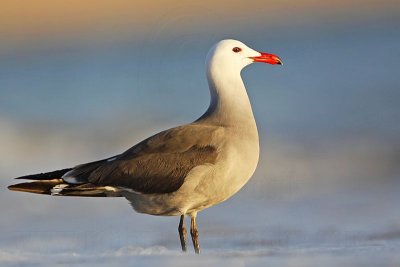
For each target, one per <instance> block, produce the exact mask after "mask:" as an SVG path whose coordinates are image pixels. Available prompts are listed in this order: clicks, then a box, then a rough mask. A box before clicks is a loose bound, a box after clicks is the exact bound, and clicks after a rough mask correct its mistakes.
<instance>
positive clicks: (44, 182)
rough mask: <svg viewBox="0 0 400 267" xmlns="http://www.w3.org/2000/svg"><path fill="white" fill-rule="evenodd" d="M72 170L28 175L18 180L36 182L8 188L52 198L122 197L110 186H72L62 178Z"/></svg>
mask: <svg viewBox="0 0 400 267" xmlns="http://www.w3.org/2000/svg"><path fill="white" fill-rule="evenodd" d="M70 170H71V169H63V170H58V171H54V172H47V173H40V174H33V175H26V176H22V177H18V178H16V179H26V180H35V181H33V182H25V183H18V184H13V185H10V186H9V187H8V189H10V190H11V191H19V192H28V193H35V194H43V195H52V196H81V197H120V196H122V195H121V194H120V193H119V190H118V189H116V188H114V187H110V186H97V185H93V184H91V183H83V184H70V183H67V182H65V181H64V180H63V179H61V177H62V176H63V175H64V174H65V173H66V172H68V171H70Z"/></svg>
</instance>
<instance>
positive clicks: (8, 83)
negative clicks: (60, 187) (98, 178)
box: [0, 0, 400, 266]
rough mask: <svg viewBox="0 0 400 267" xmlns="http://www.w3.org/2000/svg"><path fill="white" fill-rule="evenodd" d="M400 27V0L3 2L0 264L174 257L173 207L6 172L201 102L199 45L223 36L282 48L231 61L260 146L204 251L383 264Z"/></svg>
mask: <svg viewBox="0 0 400 267" xmlns="http://www.w3.org/2000/svg"><path fill="white" fill-rule="evenodd" d="M399 27H400V2H399V1H397V0H396V1H395V0H386V1H375V0H363V1H361V0H354V1H341V0H339V1H338V0H335V1H333V0H327V1H314V0H298V1H286V0H280V1H275V0H273V1H268V2H266V1H260V0H247V1H232V0H231V1H225V0H223V1H217V2H216V1H209V0H203V1H190V2H189V1H178V0H166V1H150V2H149V1H128V0H114V1H106V0H97V1H77V0H71V1H52V0H30V1H7V0H4V1H1V8H0V37H1V42H0V147H1V150H0V157H1V160H0V186H1V188H0V211H1V213H2V219H1V220H0V235H1V236H2V239H1V240H0V263H2V265H3V264H4V265H18V266H20V265H21V264H22V265H23V264H26V263H27V262H31V263H32V262H33V263H37V264H40V265H42V266H43V265H46V264H49V266H50V264H52V266H54V265H53V264H55V263H56V264H58V265H60V266H61V265H63V264H66V265H68V264H71V263H74V264H82V262H84V264H85V266H88V265H91V264H93V265H96V266H98V264H105V265H107V264H108V263H109V262H110V261H111V262H118V261H119V260H121V262H123V261H125V260H129V259H131V257H136V258H135V260H137V261H140V262H141V263H142V264H143V263H149V262H150V265H157V264H158V263H159V262H157V259H160V258H156V259H155V260H154V258H152V259H151V260H150V259H148V258H146V257H144V258H143V257H141V256H140V255H143V254H144V255H146V254H155V255H159V256H158V257H161V258H162V260H163V261H162V262H163V263H165V264H167V265H168V264H171V265H174V266H176V264H177V262H176V257H178V258H179V262H180V263H182V264H187V262H188V261H190V259H189V258H188V257H180V256H179V255H180V254H179V253H178V252H179V241H178V236H177V230H176V228H177V224H178V218H155V217H152V216H148V215H139V214H136V213H134V212H133V211H132V210H131V208H130V206H129V204H128V202H127V201H125V200H124V199H77V198H68V199H67V198H51V197H48V196H40V195H32V194H20V193H14V192H9V191H8V190H7V189H6V186H8V185H10V184H11V183H13V181H12V179H11V178H13V177H17V176H21V175H25V174H30V173H37V172H43V171H51V170H55V169H60V168H64V167H70V166H73V165H76V164H79V163H83V162H89V161H92V160H96V159H101V158H104V157H109V156H112V155H115V154H118V153H121V152H123V151H124V150H125V149H127V148H128V147H130V146H132V145H134V144H135V143H137V142H139V141H141V140H142V139H144V138H146V137H147V136H149V135H151V134H154V133H156V132H158V131H161V130H164V129H166V128H171V127H174V126H177V125H180V124H184V123H187V122H191V121H193V120H194V119H196V118H198V117H199V116H201V115H202V113H203V112H204V111H205V110H206V108H207V106H208V103H209V92H208V85H207V81H206V78H205V67H204V60H205V56H206V54H207V52H208V50H209V49H210V47H211V46H212V45H213V44H214V43H216V42H217V41H219V40H221V39H225V38H234V39H239V40H241V41H243V42H244V43H246V44H248V45H249V46H250V47H252V48H254V49H256V50H260V51H265V52H270V53H274V54H277V55H278V56H280V57H281V58H282V60H283V62H284V65H283V66H282V67H275V66H266V65H257V64H255V65H252V66H250V67H248V68H246V69H245V70H244V71H243V72H242V77H243V79H244V82H245V84H246V87H247V89H248V94H249V96H250V99H251V101H252V105H253V110H254V113H255V117H256V120H257V123H258V128H259V133H260V142H261V157H260V162H259V166H258V169H257V171H256V173H255V175H254V176H253V178H252V180H251V181H250V182H249V183H248V184H247V185H246V187H245V188H244V189H243V190H242V191H241V192H240V193H239V194H237V195H235V196H234V197H233V198H232V199H231V200H229V201H227V202H226V203H223V204H221V205H218V206H216V207H213V208H210V209H208V210H206V211H204V212H202V213H201V214H200V216H199V224H200V232H201V235H200V237H201V244H202V245H203V248H204V252H205V254H207V253H208V255H209V256H210V255H212V256H214V257H213V258H212V259H207V263H208V261H211V262H212V263H215V264H219V263H221V262H225V263H226V258H225V257H222V256H225V255H230V256H234V257H232V258H231V261H232V262H230V263H231V265H235V264H237V265H239V266H241V265H240V264H241V263H244V264H246V265H247V264H249V263H251V265H254V266H256V265H260V266H265V265H263V264H264V261H268V262H269V263H270V264H274V263H276V264H277V265H279V266H298V265H301V264H303V263H304V264H310V263H311V264H312V263H316V262H317V263H318V264H323V265H324V266H330V265H329V264H332V266H337V264H338V263H341V264H342V263H349V262H350V263H355V262H356V263H359V264H363V266H369V264H370V265H371V266H376V264H378V263H379V264H380V263H382V262H383V261H384V262H385V263H386V264H387V265H386V266H391V265H393V266H397V265H396V264H398V262H399V261H400V258H399V256H396V255H399V254H398V252H399V250H400V249H399V248H400V209H399V208H398V207H399V203H400V194H399V193H400V164H399V163H400V123H399V121H400V76H399V66H398V64H399V61H400V32H399ZM238 214H240V216H238ZM371 251H372V252H373V253H371ZM394 252H397V253H394ZM165 255H169V256H171V255H173V256H174V257H166V258H165ZM221 255H222V256H221ZM310 256H312V257H310ZM202 260H203V261H206V259H205V258H202ZM201 264H204V262H202V263H201Z"/></svg>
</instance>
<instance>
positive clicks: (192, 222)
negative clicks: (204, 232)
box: [190, 213, 200, 254]
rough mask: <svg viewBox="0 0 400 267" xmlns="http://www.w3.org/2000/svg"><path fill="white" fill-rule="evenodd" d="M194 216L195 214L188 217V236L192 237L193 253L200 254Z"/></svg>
mask: <svg viewBox="0 0 400 267" xmlns="http://www.w3.org/2000/svg"><path fill="white" fill-rule="evenodd" d="M196 215H197V214H196V213H194V214H192V215H190V216H191V220H190V235H191V236H192V241H193V247H194V252H196V254H200V245H199V231H198V230H197V225H196Z"/></svg>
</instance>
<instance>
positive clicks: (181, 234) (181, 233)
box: [178, 215, 186, 252]
mask: <svg viewBox="0 0 400 267" xmlns="http://www.w3.org/2000/svg"><path fill="white" fill-rule="evenodd" d="M178 232H179V238H180V239H181V246H182V251H183V252H186V228H185V215H181V220H180V221H179V227H178Z"/></svg>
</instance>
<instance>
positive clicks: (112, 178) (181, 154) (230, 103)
mask: <svg viewBox="0 0 400 267" xmlns="http://www.w3.org/2000/svg"><path fill="white" fill-rule="evenodd" d="M253 62H263V63H269V64H282V62H281V60H280V59H279V58H278V57H277V56H275V55H273V54H267V53H261V52H257V51H255V50H253V49H251V48H249V47H248V46H246V45H245V44H243V43H242V42H239V41H236V40H223V41H220V42H218V43H217V44H216V45H214V47H213V48H211V50H210V52H209V53H208V55H207V61H206V67H207V79H208V84H209V88H210V93H211V101H210V106H209V108H208V110H207V111H206V112H205V113H204V115H203V116H201V117H200V118H199V119H197V120H196V121H194V122H193V123H190V124H186V125H183V126H179V127H176V128H172V129H169V130H166V131H163V132H161V133H158V134H156V135H153V136H152V137H149V138H147V139H146V140H144V141H142V142H140V143H139V144H137V145H135V146H133V147H132V148H130V149H128V150H127V151H125V152H124V153H122V154H119V155H117V156H114V157H110V158H107V159H104V160H100V161H95V162H91V163H86V164H82V165H78V166H76V167H73V168H68V169H63V170H59V171H54V172H48V173H41V174H34V175H27V176H23V177H19V178H17V179H30V180H36V181H35V182H29V183H20V184H16V185H11V186H9V189H10V190H14V191H24V192H30V193H38V194H50V195H53V196H91V197H94V196H96V197H110V196H111V197H117V196H123V197H125V198H127V199H128V200H129V201H130V203H131V205H132V207H133V208H134V209H135V210H136V211H137V212H141V213H147V214H152V215H165V216H169V215H180V216H181V217H180V223H179V228H178V229H179V236H180V241H181V245H182V250H183V251H186V228H185V223H184V217H185V215H186V214H187V215H189V216H190V217H191V224H190V234H191V236H192V241H193V246H194V249H195V252H196V253H199V252H200V246H199V242H198V236H199V234H198V231H197V226H196V216H197V212H199V211H201V210H203V209H205V208H207V207H210V206H213V205H215V204H218V203H220V202H222V201H224V200H226V199H228V198H229V197H231V196H232V195H233V194H235V193H236V192H237V191H238V190H239V189H240V188H242V187H243V185H244V184H246V182H247V181H248V180H249V179H250V177H251V176H252V175H253V173H254V171H255V169H256V166H257V162H258V156H259V144H258V132H257V127H256V122H255V120H254V116H253V112H252V109H251V105H250V101H249V98H248V96H247V92H246V88H245V86H244V84H243V81H242V78H241V76H240V72H241V70H242V69H243V68H244V67H246V66H247V65H249V64H251V63H253Z"/></svg>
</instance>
